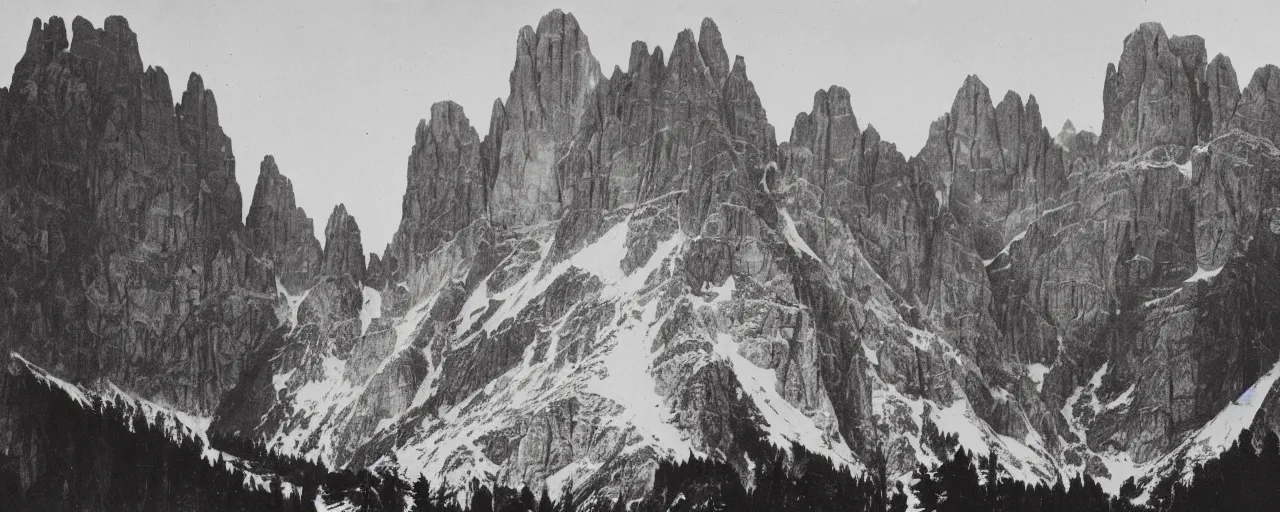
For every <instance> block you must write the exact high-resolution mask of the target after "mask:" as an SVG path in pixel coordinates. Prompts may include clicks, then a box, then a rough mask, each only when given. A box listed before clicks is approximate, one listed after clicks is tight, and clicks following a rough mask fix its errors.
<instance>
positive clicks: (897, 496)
mask: <svg viewBox="0 0 1280 512" xmlns="http://www.w3.org/2000/svg"><path fill="white" fill-rule="evenodd" d="M889 512H907V495H906V493H905V492H903V490H902V482H897V485H896V486H895V488H894V492H893V498H891V499H889Z"/></svg>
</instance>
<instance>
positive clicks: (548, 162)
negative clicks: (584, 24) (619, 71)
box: [486, 10, 604, 225]
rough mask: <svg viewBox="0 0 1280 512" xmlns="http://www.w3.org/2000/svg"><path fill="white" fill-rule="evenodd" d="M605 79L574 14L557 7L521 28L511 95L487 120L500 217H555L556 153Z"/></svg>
mask: <svg viewBox="0 0 1280 512" xmlns="http://www.w3.org/2000/svg"><path fill="white" fill-rule="evenodd" d="M603 78H604V77H603V76H601V74H600V64H599V63H597V62H596V59H595V57H593V56H592V55H591V45H590V43H589V42H588V41H587V36H586V34H584V33H583V32H582V29H581V28H580V27H579V26H578V20H577V19H575V18H574V17H573V15H572V14H566V13H563V12H561V11H560V10H555V11H552V12H550V13H548V14H547V15H546V16H543V17H542V20H541V21H539V22H538V28H537V30H534V28H533V27H529V26H525V27H524V28H522V29H520V33H519V36H518V37H517V38H516V63H515V68H514V69H512V70H511V93H510V95H509V96H508V97H507V101H506V104H505V105H503V104H498V105H495V109H494V118H493V121H492V122H491V125H492V126H496V127H498V128H497V130H496V131H494V133H493V135H492V136H490V137H487V138H486V144H488V145H490V146H491V152H492V157H493V159H492V160H491V161H489V165H490V168H489V172H490V173H491V174H492V176H493V179H494V180H496V181H494V182H493V183H492V191H493V192H492V193H493V198H494V201H493V208H492V211H493V215H494V218H495V220H496V221H497V222H499V223H502V224H511V225H519V224H530V223H534V222H540V221H545V220H551V219H555V218H558V217H559V214H560V209H561V207H562V204H563V202H564V197H563V194H562V189H563V188H564V185H563V184H561V183H559V182H558V180H557V179H556V178H557V176H556V166H557V164H558V158H559V155H561V154H563V153H564V151H565V150H566V144H567V143H568V142H569V141H571V140H572V138H573V135H574V133H575V132H576V131H577V129H578V123H579V121H580V119H581V117H582V113H583V111H584V110H585V109H586V108H587V102H588V99H589V98H590V96H591V94H592V91H593V90H594V89H595V87H596V84H597V83H599V82H600V81H601V80H603ZM491 129H493V128H491Z"/></svg>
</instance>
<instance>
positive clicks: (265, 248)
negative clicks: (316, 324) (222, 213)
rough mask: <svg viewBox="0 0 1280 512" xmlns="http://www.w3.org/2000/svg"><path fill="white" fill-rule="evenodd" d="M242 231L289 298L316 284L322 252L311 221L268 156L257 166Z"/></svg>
mask: <svg viewBox="0 0 1280 512" xmlns="http://www.w3.org/2000/svg"><path fill="white" fill-rule="evenodd" d="M245 228H246V233H245V235H246V241H247V242H248V243H249V245H250V247H253V248H254V249H255V250H256V251H257V254H258V256H259V257H262V258H265V259H266V260H268V261H271V262H272V268H273V269H274V274H275V276H276V277H277V278H278V279H279V280H280V284H281V285H282V286H283V287H284V289H285V290H286V291H287V292H288V293H289V294H294V295H296V294H299V293H301V292H302V291H303V290H305V289H307V288H310V287H311V285H313V284H314V283H315V279H316V277H318V276H319V275H320V263H321V261H322V259H323V250H322V249H321V247H320V242H319V241H318V240H316V236H315V228H314V225H313V223H312V221H311V218H310V217H307V213H306V212H305V211H303V210H302V208H301V207H299V206H297V203H296V202H295V199H294V194H293V182H291V181H290V180H289V178H287V177H285V176H284V175H283V174H281V173H280V168H279V167H278V166H276V160H275V157H273V156H271V155H267V156H266V157H264V158H263V159H262V164H261V165H259V172H258V183H257V185H256V186H255V187H254V189H253V201H252V202H251V203H250V204H249V215H248V217H247V218H246V219H245Z"/></svg>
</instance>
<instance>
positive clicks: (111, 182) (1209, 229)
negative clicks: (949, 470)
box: [0, 11, 1280, 498]
mask: <svg viewBox="0 0 1280 512" xmlns="http://www.w3.org/2000/svg"><path fill="white" fill-rule="evenodd" d="M73 26H74V31H73V32H74V34H73V35H74V37H72V38H68V37H67V36H66V32H65V27H64V25H63V22H62V21H61V20H60V19H57V18H51V19H50V21H49V22H48V23H40V22H37V23H36V24H35V26H34V27H33V30H32V35H31V37H30V39H29V42H28V48H27V52H26V55H25V56H24V57H23V59H22V61H21V62H20V63H19V64H18V65H17V67H15V74H14V78H13V80H12V83H11V86H10V87H9V88H7V89H0V170H3V172H0V211H4V212H7V214H8V215H9V217H8V218H9V221H7V222H5V223H0V235H3V237H2V238H0V242H2V243H0V261H3V262H4V263H3V265H0V272H2V275H3V283H4V284H3V286H4V292H5V293H4V294H3V295H0V335H3V337H2V338H0V339H2V340H3V341H0V343H5V344H6V345H4V348H6V349H9V350H13V351H17V352H20V353H21V354H23V355H24V356H25V357H27V358H29V359H31V360H33V361H34V362H37V363H38V364H40V365H41V366H43V367H46V368H49V369H51V370H53V371H54V372H56V373H58V374H59V375H63V376H66V377H68V378H70V379H73V380H77V381H79V382H81V383H86V384H94V383H98V385H105V384H106V383H107V382H110V383H113V384H118V385H120V386H122V387H125V388H127V389H128V390H130V391H133V392H136V393H138V394H140V395H143V396H145V397H148V398H153V399H156V400H159V401H162V402H165V403H168V404H170V405H172V406H175V407H178V408H181V409H183V410H186V411H191V412H196V413H209V412H215V417H214V420H213V424H212V426H211V428H212V429H213V430H214V431H216V432H219V433H223V434H231V435H240V436H247V437H253V438H256V439H263V440H267V441H269V442H270V443H272V444H273V446H275V447H277V448H279V449H283V450H286V451H290V452H295V453H301V454H306V455H309V456H319V457H323V458H325V460H326V461H327V462H328V463H329V464H330V465H350V466H367V465H388V464H398V465H399V466H400V467H401V470H402V472H405V473H408V474H410V475H411V476H416V474H417V473H422V474H426V475H427V476H428V477H429V478H432V479H435V480H445V481H448V482H454V483H459V482H466V481H469V480H470V479H471V478H472V477H479V478H482V479H484V480H486V481H499V482H501V483H503V484H507V485H513V486H519V485H523V484H528V485H530V486H531V487H534V488H535V489H540V488H543V487H546V488H548V489H550V490H551V491H552V492H553V493H558V492H560V491H561V490H563V489H565V488H566V487H572V489H573V490H572V491H571V492H573V493H574V495H575V496H577V497H579V498H581V497H584V496H586V495H588V494H591V493H607V494H610V495H618V494H621V495H626V496H632V495H637V494H639V493H641V492H643V490H644V489H645V488H647V486H648V484H649V481H648V480H649V479H650V478H651V477H652V474H653V468H654V465H655V464H656V461H657V460H659V459H662V458H668V457H681V456H684V455H686V454H688V453H690V452H693V453H698V454H702V455H707V456H712V457H718V458H721V459H723V460H726V461H729V462H730V463H731V464H734V465H737V466H739V467H740V469H743V470H744V471H745V469H746V468H747V467H749V466H750V465H751V464H757V463H763V462H766V461H755V460H752V459H751V457H753V455H752V454H754V453H758V450H756V447H758V446H760V445H761V444H762V443H774V444H782V445H785V444H789V443H791V442H799V443H802V444H804V445H805V446H806V447H807V448H809V449H810V450H811V451H814V452H816V453H821V454H823V455H825V456H828V457H831V458H832V459H833V460H836V461H838V462H841V463H844V464H847V465H849V466H850V467H852V468H855V469H861V468H866V467H867V466H868V465H870V464H873V463H875V461H877V460H883V461H884V463H885V464H886V470H887V471H888V472H889V473H890V474H893V475H903V474H906V473H908V472H909V471H911V470H912V469H913V468H914V467H915V465H916V464H917V463H918V462H920V461H929V460H933V459H934V458H936V457H938V456H940V455H943V454H942V453H941V450H942V449H944V448H945V447H940V446H937V441H936V439H934V438H933V437H932V436H931V434H930V432H931V429H933V428H934V427H936V428H938V429H941V430H943V431H948V432H959V433H962V434H963V435H962V436H961V439H962V443H964V444H965V445H966V447H967V448H969V449H971V450H975V451H984V452H985V451H987V450H989V449H990V450H995V451H997V452H998V453H999V455H1000V458H1001V460H1002V461H1005V464H1006V466H1007V467H1008V468H1009V469H1010V472H1011V473H1012V474H1014V475H1015V476H1016V477H1018V478H1025V479H1029V480H1036V479H1055V478H1057V476H1058V475H1060V474H1062V473H1063V472H1067V473H1070V472H1072V471H1088V472H1089V473H1091V474H1093V475H1094V476H1095V477H1097V478H1099V479H1100V481H1103V482H1104V483H1105V485H1106V486H1108V489H1109V490H1113V491H1114V490H1116V489H1117V488H1118V486H1119V484H1120V481H1119V478H1116V477H1118V476H1119V475H1120V474H1121V473H1120V470H1122V469H1124V468H1128V467H1130V466H1131V465H1133V464H1144V465H1143V466H1142V467H1143V468H1144V470H1147V471H1149V472H1152V473H1155V472H1159V471H1165V470H1167V469H1168V468H1170V467H1171V466H1172V461H1173V460H1174V459H1176V458H1177V457H1178V456H1183V455H1185V456H1189V457H1200V456H1203V455H1204V454H1205V453H1210V452H1212V451H1213V450H1215V449H1220V448H1222V447H1220V446H1217V445H1215V443H1216V441H1215V439H1217V437H1214V436H1210V435H1208V434H1205V432H1206V430H1204V429H1205V427H1206V425H1216V426H1215V427H1214V428H1219V427H1220V426H1221V425H1219V423H1221V422H1222V421H1227V420H1229V419H1230V418H1228V419H1227V420H1223V419H1222V417H1221V416H1220V415H1219V413H1220V411H1223V410H1224V407H1227V406H1228V404H1232V403H1233V402H1234V404H1235V405H1233V406H1232V407H1235V408H1236V410H1239V408H1240V407H1244V408H1246V409H1247V410H1248V411H1252V414H1251V415H1250V417H1249V418H1248V420H1250V421H1252V422H1254V423H1255V424H1257V425H1274V426H1280V418H1278V417H1277V415H1276V414H1275V413H1274V410H1275V408H1276V407H1277V404H1278V403H1280V402H1277V401H1278V400H1280V398H1277V396H1278V395H1280V393H1270V395H1267V393H1266V392H1267V391H1270V386H1271V385H1272V383H1273V382H1274V381H1275V380H1276V377H1277V376H1278V375H1280V367H1277V366H1276V362H1277V360H1276V354H1278V353H1280V331H1277V326H1276V325H1274V321H1273V320H1272V317H1273V316H1275V315H1272V314H1270V312H1272V311H1274V310H1275V309H1276V308H1277V307H1280V292H1278V291H1277V290H1280V271H1277V269H1278V268H1280V266H1278V262H1277V261H1276V258H1277V254H1280V253H1278V252H1277V248H1280V238H1278V237H1280V202H1278V201H1280V200H1278V199H1277V198H1280V179H1278V177H1280V149H1277V148H1276V144H1277V140H1276V138H1277V137H1278V136H1280V128H1277V126H1280V124H1278V123H1277V121H1278V120H1280V114H1278V113H1277V111H1276V109H1275V107H1276V105H1280V101H1278V100H1277V94H1280V85H1277V80H1280V71H1277V68H1275V67H1274V66H1268V67H1264V68H1262V69H1260V70H1258V71H1257V72H1256V73H1255V74H1254V75H1253V77H1252V79H1251V80H1250V83H1249V84H1248V86H1247V87H1245V89H1244V90H1240V88H1239V82H1238V80H1237V77H1236V74H1235V70H1234V69H1233V68H1232V65H1231V62H1230V59H1228V58H1227V57H1225V56H1222V55H1219V56H1217V57H1215V58H1214V59H1212V60H1209V59H1207V56H1206V54H1205V50H1204V41H1203V40H1201V39H1200V38H1198V37H1195V36H1175V37H1172V38H1171V37H1168V36H1167V35H1166V34H1165V32H1164V29H1163V28H1162V27H1160V26H1159V25H1158V24H1144V25H1142V26H1141V27H1139V28H1138V30H1137V31H1135V32H1134V33H1133V34H1131V35H1130V36H1129V37H1128V38H1126V39H1125V40H1124V44H1123V45H1122V52H1121V54H1120V59H1119V61H1118V64H1117V65H1113V66H1111V68H1109V70H1108V74H1107V80H1106V83H1104V84H1100V85H1101V86H1102V88H1103V99H1104V101H1103V105H1102V108H1103V113H1104V123H1103V128H1102V131H1101V133H1099V134H1093V133H1089V132H1079V131H1076V130H1075V129H1074V128H1073V127H1069V126H1068V127H1064V129H1063V131H1062V133H1061V134H1060V135H1059V136H1058V137H1056V138H1054V137H1051V136H1050V134H1049V132H1048V131H1047V130H1046V129H1045V128H1044V127H1043V121H1042V118H1041V115H1040V106H1039V105H1040V102H1039V100H1038V99H1037V98H1036V97H1034V96H1029V95H1028V96H1027V97H1026V99H1025V100H1024V98H1023V96H1021V95H1019V94H1017V93H1014V92H1008V93H1006V94H1004V95H1003V96H998V95H997V97H999V98H1000V99H999V101H995V100H994V99H993V96H992V94H991V91H989V90H988V88H987V87H986V86H985V85H984V84H983V83H982V81H981V80H980V79H978V78H977V77H976V76H970V77H967V78H965V79H964V80H963V83H961V84H960V87H959V89H958V91H957V93H956V96H955V99H954V101H953V102H952V104H951V105H950V109H949V110H946V106H945V105H939V108H940V111H942V112H943V114H942V115H941V116H940V117H939V118H938V119H937V120H936V121H935V122H934V123H933V124H932V126H931V127H930V128H929V130H930V131H929V138H928V141H927V143H926V144H925V146H924V148H922V149H921V150H920V152H919V153H917V154H916V155H915V156H910V157H908V156H906V155H904V154H903V153H902V152H901V151H900V150H899V148H898V147H897V146H895V145H894V144H893V143H891V142H888V141H884V140H882V138H881V137H880V135H879V133H878V132H877V130H876V129H875V128H874V127H872V126H870V125H860V124H859V122H858V119H857V117H856V115H855V107H856V105H857V104H859V103H861V102H865V101H870V99H866V98H852V97H850V94H849V92H848V91H847V90H846V89H843V88H841V87H839V86H832V87H830V88H828V89H825V90H821V91H817V93H815V94H814V100H813V106H812V108H811V110H810V111H808V112H804V113H800V114H798V115H797V116H795V118H794V122H793V125H792V127H791V129H790V132H789V136H788V137H786V140H784V141H783V142H782V143H778V142H777V136H776V131H775V129H774V127H773V126H772V125H771V124H770V123H769V121H768V118H767V115H766V112H765V110H764V108H763V107H762V104H761V102H760V98H759V96H758V95H757V93H756V91H755V87H754V85H753V84H752V82H751V80H750V78H749V75H748V72H747V65H746V60H745V59H744V58H743V57H741V56H738V57H735V58H733V59H730V58H729V57H730V54H729V53H728V51H727V50H726V47H725V39H724V37H723V36H722V34H721V33H720V31H719V29H718V27H717V26H716V24H715V23H714V22H713V21H711V20H709V19H708V20H704V21H703V22H702V24H701V25H700V26H699V30H698V31H697V33H696V35H695V32H694V31H693V30H685V31H683V32H681V33H679V34H678V35H677V36H676V38H675V44H674V45H672V46H671V47H670V53H669V58H668V54H667V53H666V52H664V50H663V49H662V48H661V47H653V49H652V50H650V47H649V45H647V44H646V43H643V42H636V43H635V44H633V45H632V47H631V53H630V57H629V59H628V63H627V68H626V69H625V70H624V69H622V68H621V67H617V68H614V69H613V70H612V72H611V73H610V75H609V76H608V77H605V76H604V75H603V74H602V73H601V72H600V70H599V66H598V64H597V63H596V60H595V58H594V57H592V55H591V52H590V47H589V45H588V42H587V36H586V35H585V33H584V31H583V29H582V28H581V27H579V26H578V24H577V21H576V20H575V19H574V17H573V16H572V15H570V14H566V13H563V12H560V11H552V12H551V13H549V14H547V15H546V16H545V17H543V19H542V20H541V21H540V22H539V23H538V25H537V28H536V29H534V28H532V27H525V28H524V29H522V30H521V31H520V32H519V34H518V37H517V51H516V61H515V65H514V69H513V71H512V73H511V82H510V93H509V96H508V97H507V98H506V100H505V101H503V100H501V99H500V100H497V101H495V102H494V103H493V105H492V108H491V110H490V111H489V112H488V114H489V115H490V127H489V131H488V133H486V134H483V136H482V134H480V133H478V132H477V131H476V130H475V128H474V127H472V125H471V123H470V120H469V119H468V118H467V116H466V115H465V114H464V113H463V110H462V107H461V106H459V105H457V104H455V103H452V102H447V101H444V102H440V103H437V104H435V105H433V106H432V107H431V108H430V111H429V112H428V118H427V119H424V120H423V121H422V122H421V123H420V124H419V125H418V127H417V129H416V133H415V141H414V146H413V147H412V148H411V149H410V156H409V159H408V163H407V166H406V167H407V168H406V192H405V195H404V197H403V209H402V216H401V218H400V220H399V228H398V230H397V231H396V234H395V236H394V238H393V240H392V242H391V243H390V244H389V245H388V246H387V247H386V248H385V250H384V251H383V252H382V253H381V254H368V255H366V253H365V249H364V248H363V246H362V243H361V239H360V230H359V227H358V225H357V223H356V220H355V219H354V218H352V217H351V216H350V215H349V214H348V213H347V211H346V209H345V207H343V206H341V205H339V206H337V207H336V208H335V209H334V211H333V212H332V214H331V215H330V216H329V218H328V221H327V223H326V226H325V229H324V238H325V239H324V243H323V245H322V244H321V243H320V241H319V240H317V239H316V235H315V233H314V227H313V223H312V221H311V220H310V219H309V218H308V217H307V215H306V214H305V212H303V211H302V210H301V209H299V208H298V207H297V205H296V201H295V197H294V195H293V191H292V185H291V183H290V181H289V180H288V179H287V178H285V177H284V176H283V175H282V173H281V171H280V169H279V168H278V167H277V165H276V162H275V160H274V158H271V157H267V158H266V159H265V160H264V161H263V162H262V164H261V166H260V173H259V176H258V181H257V186H256V188H255V191H254V197H253V199H252V203H251V207H250V210H249V216H248V219H247V220H246V221H244V222H243V223H242V222H241V221H240V217H239V212H240V197H239V195H238V188H237V186H236V184H235V181H234V172H233V171H234V158H233V157H232V153H231V148H230V141H229V140H228V139H227V137H226V136H225V135H224V134H223V133H222V131H221V129H220V128H219V127H218V121H217V108H216V103H215V101H214V98H213V95H212V93H210V92H209V91H206V90H205V89H204V88H203V86H202V84H201V81H200V79H199V77H198V76H194V75H193V76H192V78H191V80H189V83H188V87H187V91H186V92H184V94H183V95H182V98H181V100H180V102H179V103H177V104H176V105H175V104H174V101H173V100H174V98H173V97H172V95H171V94H170V92H169V91H168V89H167V83H168V80H167V78H166V77H165V76H164V72H163V71H162V70H160V69H158V68H147V69H144V68H143V66H142V63H141V59H140V57H138V51H137V38H136V36H134V34H133V33H132V32H130V31H129V30H128V25H127V23H126V22H124V20H123V19H121V18H110V19H108V20H107V23H106V25H105V27H104V28H103V29H101V30H99V29H94V28H93V27H92V26H91V25H89V23H88V22H87V21H84V20H80V19H77V21H76V22H75V23H74V24H73ZM383 221H388V219H383ZM365 222H368V220H366V221H365ZM1251 386H1252V388H1251ZM1246 389H1253V391H1250V392H1248V393H1245V394H1244V395H1243V396H1242V395H1241V393H1242V392H1243V391H1244V390H1246ZM1255 396H1257V397H1262V396H1266V397H1267V398H1266V399H1265V400H1263V399H1262V398H1258V399H1256V400H1254V399H1253V398H1251V397H1255ZM1228 423H1230V422H1229V421H1228ZM1238 427H1240V425H1235V424H1230V425H1228V428H1238ZM1228 438H1231V439H1234V436H1228ZM881 455H884V458H883V459H880V456H881Z"/></svg>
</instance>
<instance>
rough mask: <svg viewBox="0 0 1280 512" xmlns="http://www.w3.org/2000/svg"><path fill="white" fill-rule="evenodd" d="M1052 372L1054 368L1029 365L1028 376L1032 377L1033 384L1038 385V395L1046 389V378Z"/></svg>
mask: <svg viewBox="0 0 1280 512" xmlns="http://www.w3.org/2000/svg"><path fill="white" fill-rule="evenodd" d="M1050 370H1053V367H1050V366H1045V365H1043V364H1040V363H1033V364H1029V365H1027V376H1028V377H1031V382H1034V383H1036V393H1039V392H1040V391H1041V390H1042V389H1044V376H1045V375H1048V374H1049V371H1050Z"/></svg>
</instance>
